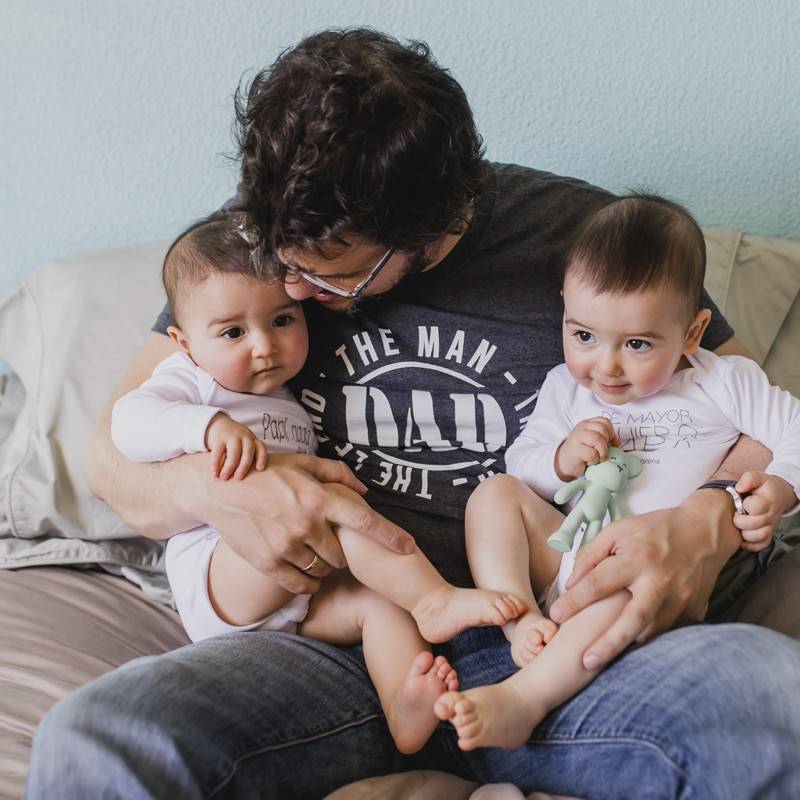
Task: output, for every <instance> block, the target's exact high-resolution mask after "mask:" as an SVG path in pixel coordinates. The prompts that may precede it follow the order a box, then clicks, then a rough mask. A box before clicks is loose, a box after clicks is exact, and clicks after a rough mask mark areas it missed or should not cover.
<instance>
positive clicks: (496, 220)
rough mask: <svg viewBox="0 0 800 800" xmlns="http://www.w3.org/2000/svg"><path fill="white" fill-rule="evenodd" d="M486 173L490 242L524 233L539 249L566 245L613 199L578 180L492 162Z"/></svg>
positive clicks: (597, 188)
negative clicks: (597, 211) (538, 244)
mask: <svg viewBox="0 0 800 800" xmlns="http://www.w3.org/2000/svg"><path fill="white" fill-rule="evenodd" d="M487 171H488V175H487V181H486V190H485V191H486V193H487V197H486V198H485V199H486V201H488V203H487V205H489V207H490V208H491V211H490V215H491V224H490V225H489V229H490V230H489V238H490V240H497V239H500V240H502V239H503V238H505V237H507V236H511V237H513V238H516V237H517V236H518V235H519V233H520V232H524V233H525V234H526V236H529V237H531V238H532V239H534V240H536V241H537V242H538V243H540V244H541V245H544V246H547V245H550V246H556V247H560V246H563V244H564V242H565V241H567V240H569V239H570V238H571V237H572V235H573V234H574V232H575V230H576V229H577V227H578V226H579V225H580V223H581V222H582V221H583V220H584V218H585V217H586V215H587V214H590V213H591V212H593V211H596V210H597V209H598V208H600V207H601V206H603V205H605V204H606V203H608V202H609V201H610V200H611V199H613V197H614V195H613V194H611V193H610V192H607V191H605V190H604V189H600V188H599V187H597V186H592V184H590V183H587V182H586V181H582V180H579V179H578V178H570V177H565V176H562V175H556V174H554V173H552V172H544V171H542V170H538V169H533V168H532V167H526V166H522V165H520V164H498V163H494V162H488V163H487Z"/></svg>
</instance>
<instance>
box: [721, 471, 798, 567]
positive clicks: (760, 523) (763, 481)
mask: <svg viewBox="0 0 800 800" xmlns="http://www.w3.org/2000/svg"><path fill="white" fill-rule="evenodd" d="M736 491H737V492H739V493H740V494H745V493H746V492H749V493H750V496H749V497H745V499H744V510H745V511H746V512H747V514H734V515H733V524H734V525H735V526H736V527H737V528H738V529H739V530H740V531H741V532H742V539H743V540H744V541H743V542H742V550H749V551H750V552H751V553H757V552H758V551H759V550H763V549H764V548H765V547H767V546H768V545H769V543H770V542H771V541H772V534H773V533H774V532H775V528H776V526H777V525H778V523H779V522H780V521H781V517H782V516H783V515H784V514H785V513H786V512H787V511H788V510H789V509H790V508H791V507H792V506H794V505H796V504H797V497H796V495H795V493H794V489H792V487H791V486H790V485H789V484H788V483H787V482H786V481H785V480H784V479H783V478H779V477H778V476H777V475H767V474H766V473H765V472H755V471H750V472H745V473H744V475H742V477H741V478H739V481H738V482H737V484H736Z"/></svg>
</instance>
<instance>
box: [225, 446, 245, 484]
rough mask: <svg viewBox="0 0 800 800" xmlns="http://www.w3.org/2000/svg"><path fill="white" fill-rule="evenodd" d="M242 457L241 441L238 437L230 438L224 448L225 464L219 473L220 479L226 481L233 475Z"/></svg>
mask: <svg viewBox="0 0 800 800" xmlns="http://www.w3.org/2000/svg"><path fill="white" fill-rule="evenodd" d="M241 457H242V443H241V441H240V440H239V439H230V440H229V441H228V443H227V447H226V449H225V464H224V465H223V467H222V470H221V472H220V473H219V476H220V478H222V480H224V481H227V480H228V478H230V477H231V475H233V473H234V470H235V469H236V467H237V466H238V465H239V460H240V459H241Z"/></svg>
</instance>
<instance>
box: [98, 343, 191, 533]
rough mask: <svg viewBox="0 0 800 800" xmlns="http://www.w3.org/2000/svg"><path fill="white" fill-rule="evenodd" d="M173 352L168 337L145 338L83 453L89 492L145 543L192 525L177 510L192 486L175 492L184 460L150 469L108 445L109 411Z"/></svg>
mask: <svg viewBox="0 0 800 800" xmlns="http://www.w3.org/2000/svg"><path fill="white" fill-rule="evenodd" d="M176 350H177V345H176V344H175V343H174V342H173V341H172V339H170V338H169V337H168V336H164V335H162V334H160V333H151V334H149V336H148V338H147V339H146V341H145V343H144V345H143V346H142V348H141V349H140V350H139V352H138V353H137V355H136V357H135V358H134V360H133V362H132V363H131V365H130V367H129V368H128V371H127V372H126V373H125V375H124V377H123V378H122V380H121V381H120V383H119V385H118V386H117V388H116V389H115V391H114V394H113V396H112V397H111V399H110V400H109V401H108V403H107V404H106V406H105V408H104V409H103V411H102V413H101V415H100V418H99V419H98V421H97V425H96V426H95V429H94V433H93V434H92V437H91V440H90V442H89V447H88V450H87V453H86V478H87V481H88V484H89V488H90V489H91V490H92V492H94V494H96V495H97V496H98V497H99V498H101V499H102V500H105V502H106V503H108V504H109V505H110V506H111V508H113V509H114V511H115V512H116V513H117V514H119V516H120V517H122V519H123V520H125V522H126V523H127V524H128V525H130V526H131V527H132V528H133V529H134V530H136V531H138V532H139V533H141V534H142V535H143V536H146V537H148V538H150V539H164V538H166V537H167V536H169V535H170V534H172V533H174V532H175V531H179V530H186V529H188V528H191V527H192V526H194V525H196V524H197V520H196V518H195V519H192V518H191V517H190V516H189V515H188V514H187V512H186V510H185V509H183V508H182V507H181V505H180V503H181V501H183V500H184V499H185V498H186V496H187V494H188V493H189V486H190V485H192V484H193V483H194V482H193V481H188V480H187V481H186V483H185V484H183V488H182V490H181V491H176V487H178V486H181V485H182V479H181V474H182V473H186V467H187V465H186V464H185V463H181V462H185V459H184V458H178V459H173V460H172V461H165V462H158V463H150V464H135V463H133V462H131V461H128V460H127V459H126V458H125V457H124V456H123V455H122V454H121V453H120V452H119V451H118V450H117V448H116V447H114V443H113V442H112V441H111V410H112V408H113V406H114V403H115V402H116V400H117V399H118V398H120V397H122V395H124V394H126V393H127V392H129V391H131V390H132V389H136V388H137V387H139V386H140V385H141V384H142V383H143V382H144V381H145V380H147V378H149V377H150V375H151V374H152V372H153V369H154V368H155V366H156V365H157V364H158V363H159V362H160V361H162V360H163V359H165V358H166V357H167V356H168V355H170V354H171V353H174V352H175V351H176ZM187 458H192V457H187ZM184 478H188V475H186V474H184Z"/></svg>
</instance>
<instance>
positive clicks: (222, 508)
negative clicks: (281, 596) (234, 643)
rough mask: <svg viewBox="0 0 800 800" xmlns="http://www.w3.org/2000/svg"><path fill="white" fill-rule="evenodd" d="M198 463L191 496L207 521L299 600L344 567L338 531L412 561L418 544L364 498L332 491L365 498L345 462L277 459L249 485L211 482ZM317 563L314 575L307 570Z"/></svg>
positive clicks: (198, 460) (201, 459) (204, 461)
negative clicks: (342, 489) (335, 529)
mask: <svg viewBox="0 0 800 800" xmlns="http://www.w3.org/2000/svg"><path fill="white" fill-rule="evenodd" d="M188 458H190V459H193V460H194V464H195V468H194V470H193V473H192V474H193V476H194V477H195V479H196V480H195V484H194V486H193V487H192V494H194V496H195V497H198V498H202V518H203V521H204V522H206V523H207V524H208V525H210V526H211V527H212V528H214V529H215V530H217V531H218V532H219V533H220V535H221V536H222V537H223V538H224V539H225V541H226V542H227V543H228V545H230V547H232V548H233V549H234V550H235V551H236V552H237V553H238V554H239V555H240V556H242V558H244V559H246V560H247V561H248V562H249V563H250V564H252V565H253V567H255V568H256V569H258V570H260V571H261V572H263V573H264V574H265V575H270V576H271V577H273V578H274V579H275V580H276V581H278V583H280V584H281V586H283V587H284V588H285V589H287V590H288V591H290V592H293V593H294V594H299V593H300V592H315V591H316V590H317V589H318V588H319V586H320V578H323V577H324V576H325V575H327V574H329V573H330V571H331V570H332V569H342V568H343V567H345V566H346V563H347V562H346V561H345V558H344V554H343V553H342V549H341V547H340V546H339V541H338V539H337V538H336V535H335V534H334V532H333V527H336V526H346V527H348V528H351V529H352V530H355V531H357V532H358V533H361V534H363V535H364V536H368V537H370V538H371V539H374V540H375V541H377V542H380V543H381V544H382V545H384V546H385V547H387V548H388V549H389V550H393V551H394V552H396V553H400V554H407V553H411V552H413V551H414V547H415V545H414V540H413V539H412V538H411V536H409V534H408V533H406V532H405V531H404V530H403V529H402V528H400V527H398V526H397V525H395V524H394V523H392V522H390V521H389V520H387V519H385V518H384V517H382V516H381V515H380V514H378V513H376V512H375V511H373V510H372V509H370V508H369V506H368V505H367V504H366V503H365V502H364V501H363V500H361V498H360V497H357V498H348V497H347V496H346V495H345V494H343V493H341V492H338V491H337V490H336V489H335V488H333V486H326V484H331V485H336V484H340V485H343V486H346V487H348V488H350V489H352V490H353V491H355V492H358V493H359V494H363V493H364V492H365V491H366V488H365V486H364V484H362V483H361V481H359V480H358V479H357V478H356V477H355V476H354V475H353V473H352V472H351V471H350V470H349V469H348V467H347V466H346V465H345V464H344V463H343V462H341V461H332V460H329V459H323V458H317V457H316V456H310V455H293V454H280V453H278V454H272V455H271V456H270V460H269V466H268V467H267V469H266V470H264V472H253V473H251V474H250V476H249V477H248V479H247V480H246V481H228V482H222V481H217V480H210V479H209V468H208V459H209V458H210V456H209V455H208V454H199V455H195V456H189V457H188ZM315 556H318V559H317V561H316V563H315V564H314V568H313V569H310V570H305V569H304V568H305V567H307V566H308V565H309V564H311V563H312V562H313V561H314V557H315Z"/></svg>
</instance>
